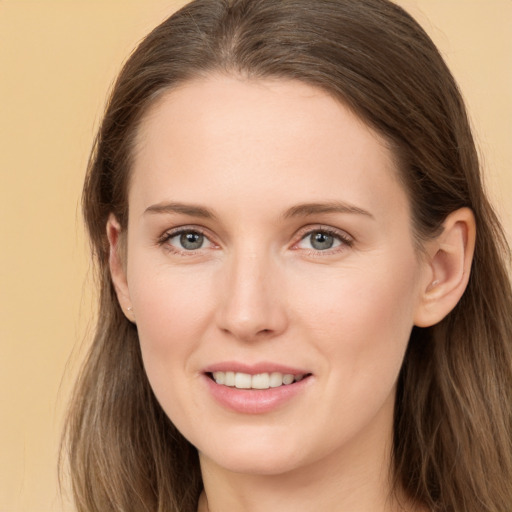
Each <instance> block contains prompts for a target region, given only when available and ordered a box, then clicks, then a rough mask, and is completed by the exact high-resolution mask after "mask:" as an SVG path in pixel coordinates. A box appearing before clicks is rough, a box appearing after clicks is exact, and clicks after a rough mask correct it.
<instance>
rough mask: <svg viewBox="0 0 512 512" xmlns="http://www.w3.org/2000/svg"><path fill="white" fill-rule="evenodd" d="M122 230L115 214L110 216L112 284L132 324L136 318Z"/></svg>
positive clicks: (108, 229) (108, 223)
mask: <svg viewBox="0 0 512 512" xmlns="http://www.w3.org/2000/svg"><path fill="white" fill-rule="evenodd" d="M122 236H123V234H122V228H121V225H120V224H119V222H118V221H117V219H116V218H115V216H114V215H113V214H110V216H109V218H108V221H107V237H108V242H109V259H108V262H109V268H110V275H111V278H112V283H113V284H114V288H115V290H116V294H117V300H118V301H119V305H120V306H121V309H122V310H123V313H124V314H125V316H126V318H128V320H130V321H131V322H135V316H134V313H133V307H132V303H131V299H130V293H129V289H128V281H127V278H126V269H125V265H124V263H125V262H124V260H123V258H125V257H126V255H125V254H123V250H122V247H121V246H122V244H121V237H122Z"/></svg>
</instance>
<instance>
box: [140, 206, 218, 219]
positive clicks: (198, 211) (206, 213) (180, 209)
mask: <svg viewBox="0 0 512 512" xmlns="http://www.w3.org/2000/svg"><path fill="white" fill-rule="evenodd" d="M147 213H180V214H183V215H190V216H191V217H200V218H204V219H214V218H215V215H214V214H213V212H211V211H210V210H208V209H207V208H203V207H202V206H198V205H195V204H187V203H158V204H153V205H151V206H148V207H147V208H146V209H145V210H144V214H147Z"/></svg>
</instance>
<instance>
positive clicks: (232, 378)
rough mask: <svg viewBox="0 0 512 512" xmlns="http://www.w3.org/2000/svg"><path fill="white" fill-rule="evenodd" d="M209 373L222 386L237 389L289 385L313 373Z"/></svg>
mask: <svg viewBox="0 0 512 512" xmlns="http://www.w3.org/2000/svg"><path fill="white" fill-rule="evenodd" d="M207 375H208V377H210V379H212V380H213V381H215V383H217V384H219V385H221V386H227V387H230V388H237V389H270V388H279V387H281V386H289V385H291V384H294V383H295V382H299V381H301V380H303V379H305V378H307V377H309V376H310V375H311V374H310V373H304V374H297V375H293V374H291V373H280V372H272V373H258V374H255V375H251V374H249V373H242V372H212V373H210V372H209V373H207Z"/></svg>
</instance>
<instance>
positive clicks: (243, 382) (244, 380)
mask: <svg viewBox="0 0 512 512" xmlns="http://www.w3.org/2000/svg"><path fill="white" fill-rule="evenodd" d="M251 381H252V379H251V376H250V375H249V374H248V373H239V372H237V373H236V374H235V388H238V389H251V384H252V382H251Z"/></svg>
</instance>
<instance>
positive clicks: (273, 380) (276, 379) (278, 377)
mask: <svg viewBox="0 0 512 512" xmlns="http://www.w3.org/2000/svg"><path fill="white" fill-rule="evenodd" d="M282 385H283V374H282V373H278V372H274V373H271V374H270V387H271V388H278V387H279V386H282Z"/></svg>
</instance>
